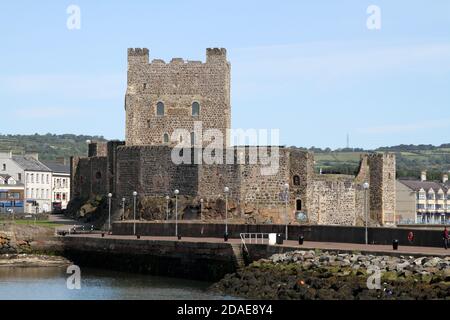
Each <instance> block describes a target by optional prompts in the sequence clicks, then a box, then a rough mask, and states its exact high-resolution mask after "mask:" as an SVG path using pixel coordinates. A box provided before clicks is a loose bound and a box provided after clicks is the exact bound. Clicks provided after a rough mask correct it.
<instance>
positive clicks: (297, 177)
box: [293, 175, 300, 186]
mask: <svg viewBox="0 0 450 320" xmlns="http://www.w3.org/2000/svg"><path fill="white" fill-rule="evenodd" d="M293 180H294V181H293V183H294V186H299V185H300V177H299V176H297V175H295V176H294V179H293Z"/></svg>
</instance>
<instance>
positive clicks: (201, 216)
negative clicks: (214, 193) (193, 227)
mask: <svg viewBox="0 0 450 320" xmlns="http://www.w3.org/2000/svg"><path fill="white" fill-rule="evenodd" d="M200 220H202V221H203V199H200Z"/></svg>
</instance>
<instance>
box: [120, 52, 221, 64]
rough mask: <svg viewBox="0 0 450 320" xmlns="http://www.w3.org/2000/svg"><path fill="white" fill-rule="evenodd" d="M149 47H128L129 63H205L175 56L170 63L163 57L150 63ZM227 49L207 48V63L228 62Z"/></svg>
mask: <svg viewBox="0 0 450 320" xmlns="http://www.w3.org/2000/svg"><path fill="white" fill-rule="evenodd" d="M149 57H150V55H149V49H147V48H128V63H129V64H150V65H179V64H184V65H192V66H198V65H202V64H204V63H203V62H202V61H193V60H184V59H183V58H173V59H172V60H171V61H170V63H167V62H165V61H164V60H162V59H153V60H152V61H151V63H149ZM226 61H227V50H226V49H225V48H207V49H206V63H215V62H226Z"/></svg>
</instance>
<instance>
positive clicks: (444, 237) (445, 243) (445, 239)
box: [442, 227, 448, 250]
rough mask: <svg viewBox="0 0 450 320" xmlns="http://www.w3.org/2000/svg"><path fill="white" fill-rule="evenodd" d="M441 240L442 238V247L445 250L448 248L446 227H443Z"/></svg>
mask: <svg viewBox="0 0 450 320" xmlns="http://www.w3.org/2000/svg"><path fill="white" fill-rule="evenodd" d="M442 240H444V248H445V250H447V248H448V230H447V227H445V228H444V231H443V232H442Z"/></svg>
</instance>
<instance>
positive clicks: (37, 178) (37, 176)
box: [36, 173, 39, 183]
mask: <svg viewBox="0 0 450 320" xmlns="http://www.w3.org/2000/svg"><path fill="white" fill-rule="evenodd" d="M36 183H39V174H38V173H36Z"/></svg>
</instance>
